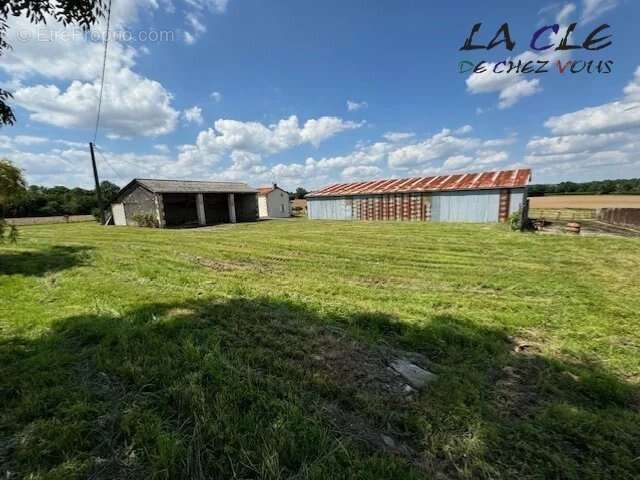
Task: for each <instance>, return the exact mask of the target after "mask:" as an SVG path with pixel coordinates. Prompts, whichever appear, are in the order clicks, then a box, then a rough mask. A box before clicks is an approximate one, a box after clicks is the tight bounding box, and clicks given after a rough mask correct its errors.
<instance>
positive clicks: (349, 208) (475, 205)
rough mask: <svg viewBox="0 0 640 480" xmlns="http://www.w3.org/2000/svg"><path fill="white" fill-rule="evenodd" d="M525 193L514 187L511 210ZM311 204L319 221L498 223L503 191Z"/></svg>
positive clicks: (364, 197) (344, 199)
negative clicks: (501, 192)
mask: <svg viewBox="0 0 640 480" xmlns="http://www.w3.org/2000/svg"><path fill="white" fill-rule="evenodd" d="M523 196H524V189H510V194H509V195H508V196H507V197H508V199H509V210H508V211H509V213H513V212H515V211H517V210H518V209H519V208H520V207H521V205H522V199H523ZM504 197H505V194H504V193H503V207H504V202H505V200H504ZM307 205H308V214H309V218H311V219H316V220H403V221H430V220H433V221H439V222H478V223H484V222H498V221H499V219H500V217H499V211H500V190H471V191H455V192H433V193H396V194H388V195H356V196H352V197H325V198H322V197H320V198H313V197H312V198H309V199H308V203H307ZM503 218H504V215H503Z"/></svg>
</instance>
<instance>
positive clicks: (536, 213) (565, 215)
mask: <svg viewBox="0 0 640 480" xmlns="http://www.w3.org/2000/svg"><path fill="white" fill-rule="evenodd" d="M529 218H544V219H545V220H595V219H596V218H597V210H596V209H595V208H529Z"/></svg>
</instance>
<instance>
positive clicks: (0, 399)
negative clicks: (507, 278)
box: [0, 298, 640, 479]
mask: <svg viewBox="0 0 640 480" xmlns="http://www.w3.org/2000/svg"><path fill="white" fill-rule="evenodd" d="M398 357H403V358H407V359H409V360H411V361H413V362H415V363H417V364H419V365H421V366H422V367H423V368H428V369H430V370H431V371H433V372H435V373H436V374H438V380H437V381H436V382H435V383H434V384H431V385H430V386H429V387H428V388H427V389H426V390H425V391H422V392H407V389H406V385H404V382H403V381H402V379H401V378H400V377H397V376H396V375H395V374H393V373H392V372H391V371H390V370H389V369H388V368H387V367H388V363H389V361H390V360H392V359H394V358H398ZM637 395H638V392H637V388H636V387H635V386H633V385H629V384H626V383H623V382H621V381H620V380H619V379H617V378H616V377H614V376H612V375H610V374H607V373H606V372H605V371H604V370H602V369H601V368H599V367H598V366H597V365H587V364H580V363H569V362H562V361H559V360H557V359H550V358H546V357H545V356H543V355H542V354H541V353H540V351H539V350H538V348H537V346H536V344H535V343H533V342H531V341H527V340H526V339H514V338H510V337H509V336H507V334H506V333H505V332H503V331H501V330H499V329H492V328H486V327H482V326H478V325H474V324H472V323H470V322H467V321H464V320H463V319H456V318H452V317H446V316H441V317H436V318H433V319H431V320H430V321H425V324H424V325H423V326H415V325H408V324H405V323H401V322H399V321H398V319H395V318H393V317H389V316H387V315H384V314H370V313H362V314H355V315H349V316H338V315H330V314H319V313H318V312H316V311H314V310H311V309H309V308H307V307H306V306H304V305H301V304H296V303H292V302H287V301H277V300H272V299H265V298H262V299H253V300H249V299H232V300H228V301H223V302H222V301H221V302H207V301H198V302H193V303H185V304H149V305H145V306H143V307H140V308H137V309H133V310H131V311H126V312H123V313H122V314H121V315H117V316H116V315H112V314H96V315H83V316H76V317H70V318H67V319H66V320H64V321H61V322H59V323H56V324H55V325H54V327H53V329H52V330H51V331H50V333H48V334H46V335H44V336H42V337H40V338H36V339H29V338H10V339H3V340H1V341H0V404H2V405H3V409H2V413H0V476H2V477H3V478H5V477H6V478H14V477H15V478H24V477H28V476H29V475H32V476H39V475H45V476H49V477H51V478H65V479H67V478H87V477H90V478H150V477H154V478H235V477H237V478H282V477H294V476H297V477H301V478H331V479H334V478H424V476H425V474H427V475H428V476H430V475H434V476H436V475H439V476H440V477H441V478H499V477H503V478H513V477H516V476H518V477H520V478H596V477H599V478H603V477H604V478H633V477H634V476H635V477H636V478H637V476H638V475H639V474H640V463H639V462H638V460H637V458H638V455H639V451H638V449H639V448H640V447H639V446H640V432H639V429H638V428H637V425H638V421H639V420H640V415H639V413H638V408H637V402H636V400H637V398H638V397H637ZM12 475H13V476H14V477H12Z"/></svg>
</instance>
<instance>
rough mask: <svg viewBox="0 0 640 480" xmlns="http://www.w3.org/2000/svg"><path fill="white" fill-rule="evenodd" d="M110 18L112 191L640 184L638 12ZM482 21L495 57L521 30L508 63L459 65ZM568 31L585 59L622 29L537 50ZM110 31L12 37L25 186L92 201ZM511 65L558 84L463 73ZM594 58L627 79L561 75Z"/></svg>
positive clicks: (504, 8) (581, 1)
mask: <svg viewBox="0 0 640 480" xmlns="http://www.w3.org/2000/svg"><path fill="white" fill-rule="evenodd" d="M113 5H114V7H113V17H112V22H113V30H112V37H111V43H110V50H109V56H108V61H107V69H106V78H105V95H104V102H103V116H102V121H101V128H100V130H99V134H98V138H97V145H98V146H99V155H98V161H99V166H100V171H101V176H102V177H103V178H106V179H109V180H111V181H114V182H116V183H118V184H120V185H123V184H124V183H126V182H127V181H128V180H130V179H131V178H132V177H163V178H193V179H220V180H244V181H247V182H249V183H251V184H252V185H254V186H259V185H263V184H269V183H271V182H278V183H279V184H281V185H283V186H285V187H286V188H289V189H294V188H295V187H297V186H299V185H304V186H305V187H307V188H310V189H312V188H315V187H319V186H322V185H324V184H326V183H331V182H335V181H352V180H360V179H375V178H383V177H402V176H416V175H431V174H443V173H454V172H461V171H481V170H492V169H502V168H515V167H524V166H528V167H531V168H532V169H533V172H534V181H535V182H555V181H562V180H576V181H581V180H590V179H602V178H620V177H630V176H640V157H639V156H638V155H637V151H638V146H639V145H640V141H639V140H640V137H639V136H638V134H639V133H640V71H638V66H639V64H640V61H638V55H637V50H636V45H637V38H636V36H635V33H636V31H635V30H637V29H636V28H634V27H635V26H634V22H633V19H635V18H640V15H639V14H640V4H638V2H633V1H630V0H627V1H625V0H573V1H569V2H555V3H554V2H553V1H545V2H533V1H532V2H526V5H525V2H512V1H489V0H486V1H483V2H477V1H473V2H472V1H466V2H455V4H454V2H442V3H441V4H439V5H436V4H434V2H426V1H417V0H413V1H409V0H406V1H402V0H398V1H380V2H371V1H355V0H351V1H346V2H345V1H327V0H325V1H322V2H319V1H310V0H295V1H285V0H280V1H273V2H267V1H259V0H172V1H170V0H138V1H134V0H113ZM477 22H482V24H483V26H482V28H481V30H480V32H479V33H478V34H477V41H478V42H481V43H487V42H488V41H489V40H490V38H491V37H492V36H493V35H494V34H495V32H496V30H497V29H498V27H499V26H500V25H501V24H503V23H504V22H508V23H509V27H510V33H511V36H512V38H513V40H514V41H515V42H516V46H515V48H514V49H513V51H511V52H510V51H508V50H506V49H505V48H504V45H501V46H498V47H496V48H495V49H493V50H491V51H485V50H476V51H471V52H461V51H459V48H460V47H461V46H462V44H463V43H464V40H465V38H466V37H467V36H468V34H469V32H470V31H471V27H472V26H473V24H475V23H477ZM572 22H578V26H577V28H576V31H575V33H574V34H573V35H572V37H571V38H572V39H573V40H574V41H576V42H577V43H581V42H582V41H583V40H584V38H585V37H586V36H587V35H588V34H589V33H590V32H591V31H592V30H593V29H594V28H596V27H597V26H599V25H600V24H602V23H607V24H609V25H610V28H609V29H608V30H607V31H606V32H604V33H603V34H612V35H613V37H612V41H613V44H612V45H611V46H610V47H608V48H606V49H603V50H600V51H595V52H594V51H585V50H574V51H571V52H557V51H555V50H553V49H551V50H548V51H545V52H541V53H534V52H531V51H528V48H529V41H530V39H531V36H532V34H533V32H535V31H536V30H537V29H538V28H540V27H542V26H544V25H551V24H555V23H557V24H558V25H559V26H560V33H559V35H558V36H557V37H559V36H561V35H562V34H563V33H564V31H565V29H566V28H567V25H569V24H570V23H572ZM125 32H126V34H125ZM103 33H104V22H103V23H101V24H100V25H98V26H96V28H95V29H94V35H93V38H84V37H83V36H82V35H80V34H78V32H77V30H75V29H71V28H66V29H65V28H64V27H61V26H59V25H56V24H55V23H53V22H51V23H50V24H49V25H48V26H47V27H35V26H33V25H30V24H29V23H28V22H27V21H25V20H24V19H20V18H17V19H12V21H11V29H10V31H9V34H8V40H9V42H10V43H11V44H12V45H13V47H14V49H13V51H12V52H10V53H8V54H7V55H5V56H3V57H1V58H0V60H1V61H0V83H1V84H2V85H3V87H4V88H7V89H9V90H11V91H13V92H14V95H15V100H14V105H15V106H16V113H17V117H18V123H17V125H16V126H14V127H6V128H2V129H0V155H1V156H3V157H7V158H9V159H11V160H13V161H15V163H17V164H18V165H19V166H20V167H21V168H23V169H24V171H25V174H26V176H27V179H28V181H29V182H30V183H36V184H45V185H56V184H64V185H68V186H90V185H91V181H92V179H91V176H90V170H89V156H88V147H87V144H88V142H89V141H91V140H92V139H93V125H94V122H95V115H96V105H97V97H98V92H99V85H100V67H101V60H102V58H101V54H102V43H101V40H102V36H101V34H103ZM154 37H160V38H154ZM557 37H551V39H550V41H553V42H555V43H556V44H557V42H558V38H557ZM50 39H53V40H52V41H49V40H50ZM544 39H547V40H549V36H548V35H546V34H545V37H542V40H544ZM541 43H546V42H541ZM505 59H512V60H515V61H517V60H519V59H522V60H523V61H527V60H533V61H537V60H546V61H548V62H549V65H550V66H549V67H548V68H549V70H550V71H549V73H545V74H537V75H534V74H513V73H512V74H493V73H491V72H488V73H484V74H473V75H471V74H470V73H462V74H461V73H459V71H458V63H459V62H460V61H461V60H469V61H473V62H479V61H481V60H486V61H488V62H498V61H501V60H505ZM580 60H585V61H588V60H594V61H596V62H597V61H600V60H602V61H606V60H612V61H613V62H614V63H613V66H612V71H611V73H609V74H598V73H592V74H586V73H584V72H581V73H577V74H570V73H568V72H567V73H564V74H559V73H558V71H557V68H556V67H555V62H556V61H560V62H561V63H562V64H565V63H566V62H568V61H580ZM491 66H492V65H491V64H490V67H491ZM636 107H638V108H636Z"/></svg>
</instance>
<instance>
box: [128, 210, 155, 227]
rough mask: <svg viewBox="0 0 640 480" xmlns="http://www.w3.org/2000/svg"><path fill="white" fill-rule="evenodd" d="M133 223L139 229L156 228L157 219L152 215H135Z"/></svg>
mask: <svg viewBox="0 0 640 480" xmlns="http://www.w3.org/2000/svg"><path fill="white" fill-rule="evenodd" d="M133 221H134V222H136V223H137V224H138V226H139V227H146V228H158V227H159V226H160V225H158V219H157V218H156V216H155V215H153V214H152V213H136V214H135V215H134V216H133Z"/></svg>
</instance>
